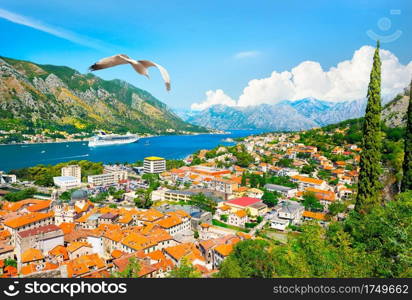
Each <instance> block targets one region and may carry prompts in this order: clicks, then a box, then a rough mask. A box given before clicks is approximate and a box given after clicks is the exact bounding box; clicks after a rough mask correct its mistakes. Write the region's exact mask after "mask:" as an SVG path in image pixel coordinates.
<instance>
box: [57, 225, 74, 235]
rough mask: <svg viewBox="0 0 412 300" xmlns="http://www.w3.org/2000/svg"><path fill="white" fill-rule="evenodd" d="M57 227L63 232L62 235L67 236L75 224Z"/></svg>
mask: <svg viewBox="0 0 412 300" xmlns="http://www.w3.org/2000/svg"><path fill="white" fill-rule="evenodd" d="M59 227H60V229H61V230H63V233H64V234H68V233H70V232H72V231H73V230H74V229H75V227H76V224H74V223H61V224H60V225H59Z"/></svg>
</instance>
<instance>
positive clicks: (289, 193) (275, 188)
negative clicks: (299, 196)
mask: <svg viewBox="0 0 412 300" xmlns="http://www.w3.org/2000/svg"><path fill="white" fill-rule="evenodd" d="M265 189H266V190H268V191H269V192H277V193H279V194H281V195H282V196H284V197H287V198H292V197H294V196H295V195H296V192H297V189H295V188H291V187H287V186H283V185H277V184H270V183H268V184H265Z"/></svg>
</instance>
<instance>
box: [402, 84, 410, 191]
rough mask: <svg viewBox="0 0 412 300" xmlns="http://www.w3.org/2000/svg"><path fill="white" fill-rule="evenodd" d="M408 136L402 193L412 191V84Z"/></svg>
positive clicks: (406, 138) (406, 137)
mask: <svg viewBox="0 0 412 300" xmlns="http://www.w3.org/2000/svg"><path fill="white" fill-rule="evenodd" d="M406 118H407V119H406V134H405V144H404V145H405V146H404V149H405V150H404V152H405V154H404V159H403V166H402V169H403V178H402V184H401V191H403V192H405V191H406V190H412V82H411V85H410V90H409V105H408V112H407V116H406Z"/></svg>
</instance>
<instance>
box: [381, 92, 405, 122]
mask: <svg viewBox="0 0 412 300" xmlns="http://www.w3.org/2000/svg"><path fill="white" fill-rule="evenodd" d="M408 104H409V96H407V95H406V93H405V95H399V96H397V97H396V98H395V99H394V100H393V101H391V102H389V103H388V104H387V105H385V107H384V109H383V110H382V120H383V121H384V122H385V124H386V126H388V127H405V126H406V112H407V111H408Z"/></svg>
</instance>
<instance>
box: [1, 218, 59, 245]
mask: <svg viewBox="0 0 412 300" xmlns="http://www.w3.org/2000/svg"><path fill="white" fill-rule="evenodd" d="M50 224H54V213H53V212H47V213H41V212H32V213H28V214H25V215H22V216H19V217H16V218H12V219H9V220H6V221H5V222H4V223H3V225H4V229H6V230H8V231H9V232H10V234H11V243H12V245H14V244H15V240H16V235H17V233H18V232H20V231H23V230H28V229H35V228H38V227H41V226H46V225H50Z"/></svg>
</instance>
